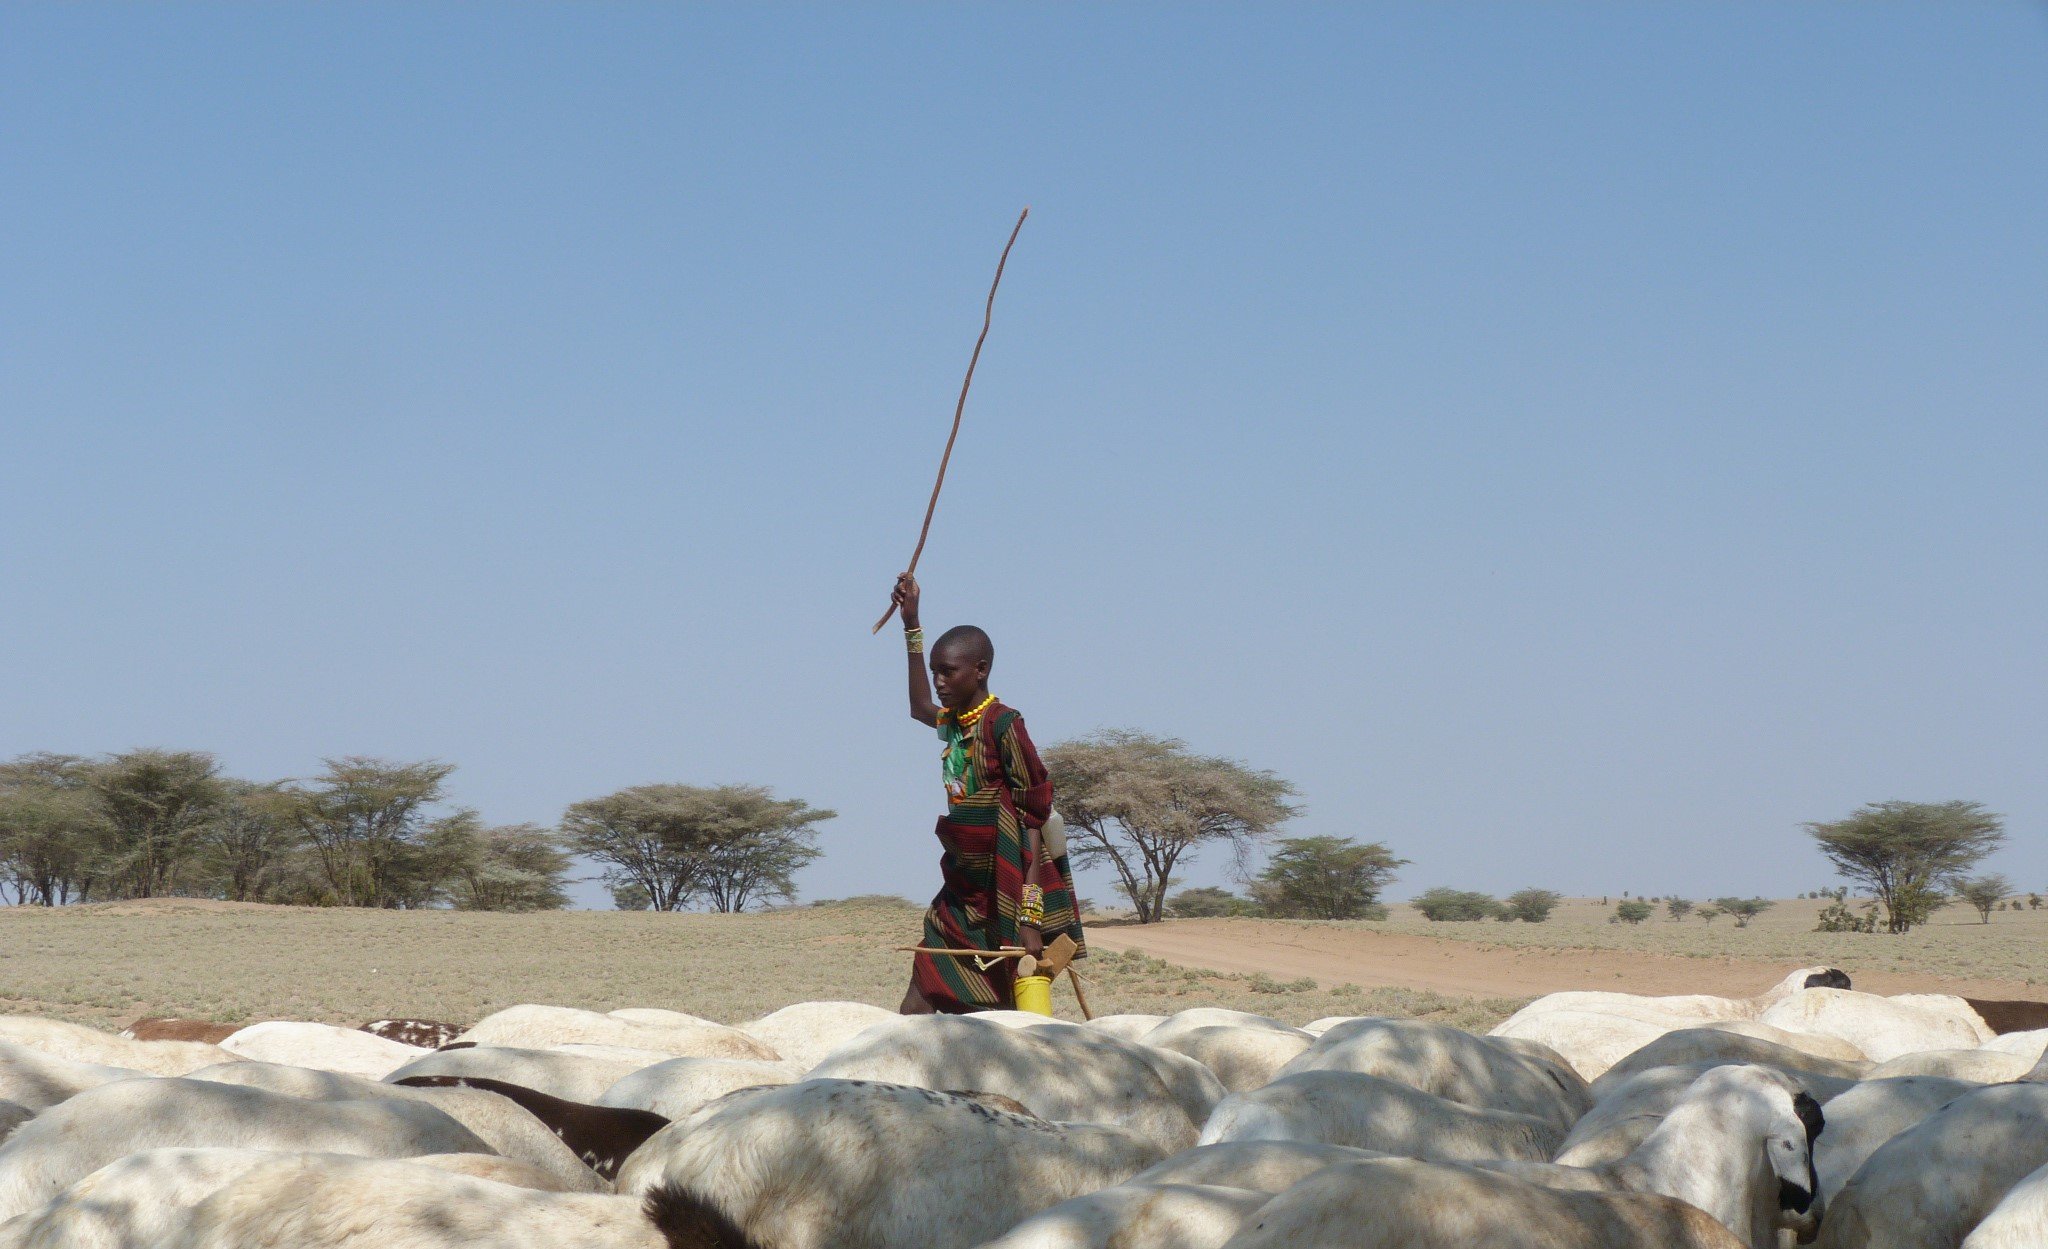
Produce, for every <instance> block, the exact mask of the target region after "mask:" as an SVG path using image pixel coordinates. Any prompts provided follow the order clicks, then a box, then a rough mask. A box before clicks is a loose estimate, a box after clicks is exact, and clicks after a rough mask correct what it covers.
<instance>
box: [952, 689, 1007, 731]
mask: <svg viewBox="0 0 2048 1249" xmlns="http://www.w3.org/2000/svg"><path fill="white" fill-rule="evenodd" d="M995 702H996V696H995V695H994V694H990V695H989V696H988V697H986V698H984V699H982V700H981V701H980V702H978V703H976V704H974V706H973V707H971V708H969V709H968V710H966V711H950V710H949V711H948V712H946V714H947V715H949V716H951V717H953V723H955V724H957V725H959V726H960V727H961V728H963V729H971V728H973V727H974V726H975V723H976V722H977V721H979V720H980V719H981V717H982V714H983V713H984V712H986V711H987V710H988V709H989V708H990V707H993V706H995Z"/></svg>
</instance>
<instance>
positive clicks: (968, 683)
mask: <svg viewBox="0 0 2048 1249" xmlns="http://www.w3.org/2000/svg"><path fill="white" fill-rule="evenodd" d="M995 662H996V646H995V643H994V642H991V641H989V640H988V634H986V633H983V632H982V631H981V630H980V629H977V628H975V627H974V626H973V625H955V626H954V627H952V628H950V629H948V630H946V631H945V632H944V633H941V634H940V635H939V640H938V641H936V642H934V643H932V657H931V665H932V685H933V686H934V687H935V688H936V689H937V690H938V694H939V701H940V702H941V703H944V704H945V705H946V706H948V707H951V708H952V709H953V710H955V711H965V710H966V709H968V708H969V707H972V706H973V705H974V704H975V703H977V702H979V701H981V697H982V694H983V692H984V691H985V690H986V689H987V687H988V671H989V669H990V668H993V667H994V666H995Z"/></svg>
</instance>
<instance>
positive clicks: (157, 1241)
mask: <svg viewBox="0 0 2048 1249" xmlns="http://www.w3.org/2000/svg"><path fill="white" fill-rule="evenodd" d="M284 1158H294V1159H308V1160H314V1161H315V1164H316V1165H321V1164H326V1165H332V1164H340V1163H342V1162H343V1161H344V1156H343V1155H341V1154H284V1153H278V1152H276V1151H273V1150H267V1149H217V1148H216V1149H147V1150H144V1151H142V1152H141V1153H135V1154H129V1155H128V1156H127V1157H125V1158H120V1159H117V1160H115V1161H113V1162H110V1163H108V1164H107V1165H106V1166H104V1167H101V1168H100V1169H99V1170H97V1171H95V1172H93V1173H92V1174H91V1175H88V1176H86V1177H85V1178H84V1179H82V1180H80V1181H78V1182H77V1183H76V1184H73V1185H72V1186H71V1187H69V1188H67V1189H65V1190H64V1191H63V1192H61V1193H59V1194H58V1195H57V1196H56V1197H55V1198H53V1199H52V1200H51V1201H49V1202H48V1203H46V1204H45V1205H43V1206H42V1207H40V1208H39V1209H36V1210H32V1211H29V1212H28V1213H26V1214H23V1215H21V1216H20V1217H18V1218H16V1219H14V1220H12V1221H10V1222H9V1223H8V1224H7V1225H6V1227H5V1229H4V1230H0V1246H4V1249H161V1247H162V1246H163V1245H164V1244H165V1243H167V1242H168V1241H169V1240H170V1239H171V1238H172V1237H173V1236H175V1235H176V1234H177V1232H178V1231H179V1229H181V1228H182V1227H183V1226H184V1225H185V1221H186V1218H187V1216H188V1215H189V1214H190V1213H191V1210H192V1207H194V1206H196V1205H198V1204H199V1203H200V1202H201V1201H204V1200H205V1199H206V1198H207V1197H208V1196H210V1195H212V1194H213V1193H215V1192H218V1191H219V1190H220V1189H222V1188H224V1187H226V1186H227V1185H229V1184H231V1183H233V1182H234V1181H235V1180H236V1179H237V1178H239V1177H240V1176H242V1175H245V1174H247V1173H248V1172H250V1171H253V1170H256V1169H257V1168H259V1167H263V1166H267V1165H269V1164H271V1163H274V1162H276V1161H278V1160H279V1159H284ZM406 1163H407V1164H408V1165H413V1166H427V1167H433V1168H435V1169H437V1170H442V1171H448V1172H452V1173H454V1174H458V1175H470V1176H475V1177H476V1178H478V1179H487V1180H495V1181H497V1182H498V1183H501V1184H515V1185H518V1186H520V1187H522V1188H533V1189H539V1190H542V1191H547V1192H556V1191H561V1190H560V1186H559V1185H558V1184H556V1183H555V1180H554V1177H552V1176H550V1175H548V1174H547V1173H545V1172H543V1171H540V1170H539V1169H537V1168H535V1167H531V1166H528V1165H527V1164H526V1163H523V1162H514V1161H513V1160H511V1159H510V1158H498V1157H493V1156H492V1155H490V1154H426V1155H421V1156H419V1157H414V1158H408V1159H406ZM10 1234H11V1235H12V1237H13V1238H12V1239H10V1238H9V1236H10Z"/></svg>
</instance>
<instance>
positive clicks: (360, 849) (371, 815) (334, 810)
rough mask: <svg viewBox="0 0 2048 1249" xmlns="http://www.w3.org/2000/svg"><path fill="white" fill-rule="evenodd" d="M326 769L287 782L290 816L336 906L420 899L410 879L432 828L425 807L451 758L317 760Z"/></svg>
mask: <svg viewBox="0 0 2048 1249" xmlns="http://www.w3.org/2000/svg"><path fill="white" fill-rule="evenodd" d="M322 762H323V763H325V764H326V769H327V770H326V771H325V772H324V773H322V774H321V775H320V776H319V777H316V778H315V779H314V780H313V781H312V782H311V783H310V784H307V785H304V786H301V787H298V788H296V789H294V790H293V791H292V792H293V795H294V799H295V800H294V801H293V802H292V804H291V807H290V810H291V815H292V819H293V821H294V822H295V823H296V824H297V825H298V826H299V829H300V831H301V832H303V833H304V834H305V836H306V838H307V840H308V841H309V842H310V843H311V846H312V851H313V856H314V859H315V860H316V861H317V862H318V863H319V865H320V874H321V875H322V877H324V878H325V881H326V884H327V887H328V888H329V889H330V890H331V891H332V894H333V896H332V901H334V902H337V903H339V904H340V905H342V906H406V905H414V906H417V905H423V904H424V901H426V900H430V899H422V897H421V893H422V891H421V890H420V888H419V887H418V882H417V880H416V879H414V878H415V877H416V875H417V873H418V872H419V870H420V869H421V868H422V867H424V866H426V863H425V856H424V853H423V851H424V848H425V843H426V841H427V837H428V834H429V833H430V832H431V831H433V829H434V828H435V821H433V820H432V819H430V818H429V816H428V808H430V807H432V806H433V805H434V804H435V803H437V802H439V801H440V800H441V796H442V788H441V786H442V783H443V782H444V781H446V780H447V779H448V776H449V774H450V773H452V772H453V771H455V765H454V764H452V763H441V762H438V761H436V760H431V759H430V760H427V761H425V762H421V763H391V762H388V761H386V760H383V759H366V758H363V757H360V756H350V757H348V758H343V759H326V760H322Z"/></svg>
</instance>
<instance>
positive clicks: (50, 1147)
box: [0, 968, 2048, 1249]
mask: <svg viewBox="0 0 2048 1249" xmlns="http://www.w3.org/2000/svg"><path fill="white" fill-rule="evenodd" d="M2044 1049H2048V1007H2042V1006H2039V1005H2037V1004H2033V1003H2015V1002H2004V1003H1985V1002H1972V1001H1969V1000H1966V999H1963V998H1959V997H1949V996H1944V995H1932V994H1921V995H1903V996H1898V997H1881V996H1877V995H1874V994H1868V993H1860V992H1857V991H1855V990H1854V989H1852V988H1851V987H1850V984H1849V980H1848V977H1846V976H1844V975H1843V974H1842V973H1841V972H1840V971H1836V970H1832V969H1827V968H1807V969H1802V970H1800V971H1798V972H1795V973H1793V974H1792V975H1791V976H1788V977H1787V978H1786V979H1785V980H1784V981H1783V982H1781V983H1780V984H1778V985H1777V986H1775V987H1773V988H1772V989H1770V990H1768V991H1767V992H1765V993H1763V994H1761V995H1759V996H1758V997H1756V998H1753V999H1735V998H1720V997H1706V996H1688V997H1639V996H1633V995H1629V994H1621V993H1559V994H1552V995H1550V996H1548V997H1544V998H1541V999H1538V1000H1537V1001H1535V1002H1533V1003H1531V1004H1530V1005H1529V1006H1527V1007H1525V1008H1524V1009H1522V1010H1521V1011H1520V1012H1518V1013H1517V1014H1516V1015H1514V1016H1513V1017H1512V1018H1510V1019H1509V1020H1507V1021H1506V1022H1505V1023H1503V1024H1502V1025H1501V1026H1500V1027H1498V1028H1496V1029H1495V1030H1494V1031H1493V1033H1492V1034H1491V1035H1489V1036H1483V1037H1482V1036H1475V1035H1472V1034H1470V1033H1467V1032H1463V1031H1460V1030H1458V1029H1455V1028H1450V1027H1445V1026H1442V1025H1436V1024H1429V1023H1422V1022H1417V1021H1414V1020H1405V1019H1382V1018H1339V1019H1324V1020H1318V1021H1317V1022H1315V1023H1313V1024H1310V1025H1308V1026H1306V1027H1303V1028H1295V1027H1289V1026H1287V1025H1285V1024H1282V1023H1279V1022H1276V1021H1274V1020H1271V1019H1267V1018H1264V1017H1262V1016H1258V1015H1251V1014H1246V1013H1243V1012H1239V1011H1229V1010H1218V1009H1196V1010H1187V1011H1183V1012H1181V1013H1179V1014H1176V1015H1171V1016H1157V1015H1113V1016H1106V1017H1103V1018H1098V1019H1094V1020H1091V1021H1090V1022H1088V1023H1086V1024H1069V1023H1059V1022H1055V1021H1053V1020H1050V1019H1046V1018H1043V1017H1041V1016H1036V1015H1024V1014H1017V1013H1013V1012H996V1013H992V1014H985V1015H975V1016H923V1017H908V1018H906V1017H898V1016H896V1015H893V1014H890V1013H889V1012H886V1011H883V1010H881V1009H879V1008H876V1007H872V1006H866V1005H861V1004H858V1003H850V1002H806V1003H800V1004H798V1005H794V1006H790V1007H786V1008H784V1009H782V1010H779V1011H776V1012H774V1013H773V1014H771V1015H768V1016H766V1017H765V1018H762V1019H759V1020H755V1021H754V1022H752V1023H747V1024H742V1025H739V1026H737V1027H728V1026H725V1025H722V1024H717V1023H713V1022H711V1021H708V1020H704V1019H699V1018H697V1017H695V1016H691V1015H686V1014H682V1013H679V1012H675V1011H668V1010H657V1009H627V1010H618V1011H613V1012H611V1013H610V1014H600V1013H597V1012H593V1011H583V1010H570V1009H565V1008H560V1007H549V1006H518V1007H513V1008H511V1009H508V1010H504V1011H500V1012H498V1013H496V1014H493V1015H491V1016H489V1017H488V1018H486V1019H483V1020H482V1021H480V1022H478V1023H477V1024H475V1025H474V1026H472V1027H470V1028H468V1029H456V1028H454V1027H452V1026H449V1025H443V1024H434V1023H430V1022H426V1021H419V1020H379V1021H377V1022H375V1023H371V1024H366V1025H364V1026H363V1027H362V1028H341V1027H336V1026H332V1025H327V1024H317V1023H302V1022H289V1021H268V1022H263V1023H256V1024H251V1025H249V1026H247V1027H242V1028H239V1029H231V1028H228V1027H223V1026H216V1025H206V1024H197V1023H191V1022H186V1021H177V1020H142V1021H138V1022H137V1023H136V1025H134V1026H133V1027H131V1028H130V1030H129V1031H128V1032H127V1033H124V1034H122V1035H121V1036H112V1035H109V1034H107V1033H103V1032H99V1031H96V1030H93V1029H90V1028H84V1027H80V1026H77V1025H74V1024H67V1023H59V1022H55V1021H51V1020H45V1019H37V1018H30V1017H23V1016H9V1017H0V1249H454V1247H456V1246H482V1247H491V1249H578V1247H586V1246H587V1247H589V1249H827V1247H831V1249H970V1247H972V1246H980V1245H985V1246H989V1247H990V1249H1212V1247H1222V1246H1228V1247H1229V1249H1269V1247H1271V1249H1279V1247H1282V1246H1286V1247H1299V1249H1324V1247H1327V1249H1339V1247H1344V1249H1353V1247H1358V1249H1397V1247H1398V1249H1452V1247H1454V1246H1455V1247H1458V1249H1464V1247H1467V1246H1472V1247H1486V1249H1495V1247H1499V1249H1566V1247H1571V1249H1596V1247H1597V1249H1607V1247H1613V1249H1638V1247H1640V1249H1745V1247H1746V1249H1778V1246H1780V1245H1789V1244H1791V1243H1793V1242H1794V1241H1795V1240H1796V1241H1797V1242H1798V1243H1800V1244H1815V1243H1817V1244H1819V1245H1821V1246H1823V1249H1866V1247H1867V1249H1955V1247H1957V1246H1961V1247H1962V1249H2021V1247H2023V1246H2025V1247H2031V1249H2041V1247H2042V1246H2048V1056H2044V1053H2043V1051H2044Z"/></svg>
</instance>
